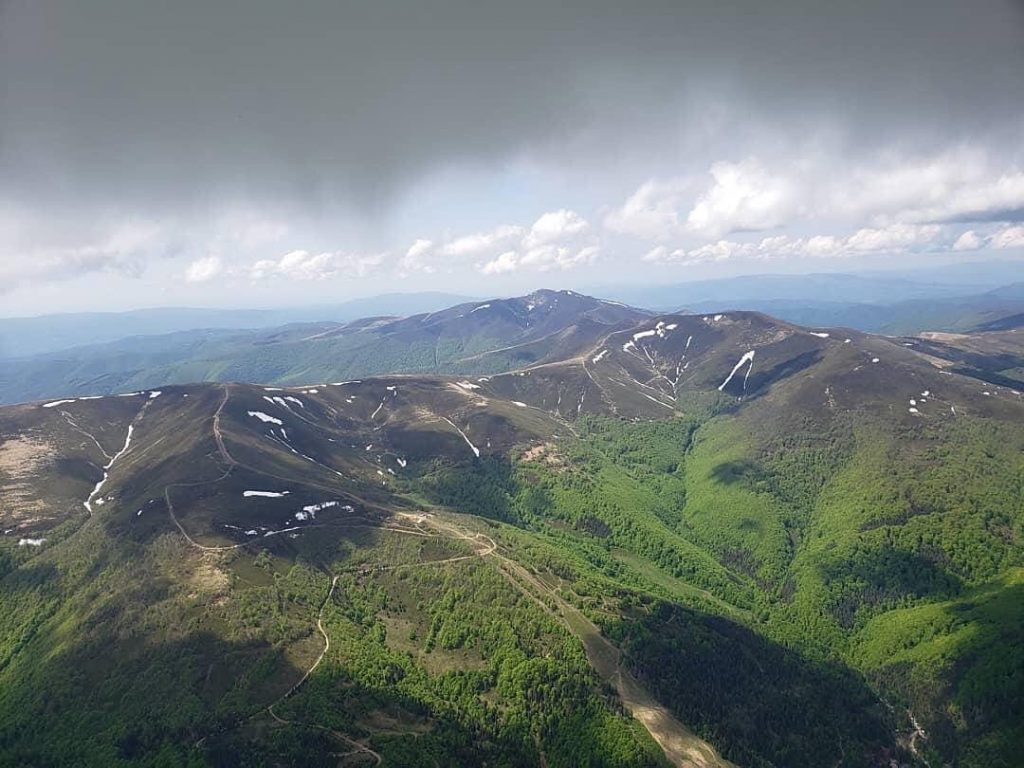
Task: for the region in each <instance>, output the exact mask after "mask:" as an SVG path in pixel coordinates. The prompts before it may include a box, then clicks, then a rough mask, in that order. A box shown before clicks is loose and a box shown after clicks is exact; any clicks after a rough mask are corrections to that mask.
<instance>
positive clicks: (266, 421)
mask: <svg viewBox="0 0 1024 768" xmlns="http://www.w3.org/2000/svg"><path fill="white" fill-rule="evenodd" d="M247 413H248V414H249V415H250V416H252V417H254V418H257V419H259V420H260V421H262V422H263V423H264V424H277V426H279V427H280V426H282V425H283V424H284V422H283V421H281V420H280V419H275V418H274V417H273V416H268V415H267V414H265V413H264V412H263V411H248V412H247Z"/></svg>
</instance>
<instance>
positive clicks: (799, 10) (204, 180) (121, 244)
mask: <svg viewBox="0 0 1024 768" xmlns="http://www.w3.org/2000/svg"><path fill="white" fill-rule="evenodd" d="M996 258H998V259H1011V260H1012V259H1018V260H1021V265H1022V279H1024V2H1022V0H959V1H956V2H954V1H953V0H901V2H898V3H893V2H891V0H858V2H827V3H823V2H820V0H778V1H777V2H771V3H766V2H763V0H690V1H687V0H665V1H664V2H662V1H660V0H657V1H656V0H636V1H634V2H630V3H622V2H615V3H612V2H603V1H602V0H590V1H589V2H579V1H578V0H568V1H565V0H563V1H561V2H559V3H557V4H555V3H550V2H536V0H517V2H514V3H510V2H500V3H499V2H489V1H487V0H475V1H473V2H468V1H466V2H463V1H462V0H458V1H454V0H453V1H451V2H436V1H434V0H431V1H429V2H427V1H425V2H418V3H410V2H408V1H407V0H402V1H401V2H392V0H373V2H344V1H337V0H332V1H328V0H322V1H317V0H296V1H294V2H289V3H281V2H276V1H275V2H268V1H266V0H244V1H243V0H237V1H236V0H175V1H174V2H163V1H161V0H153V1H152V2H144V3H140V2H138V1H137V0H91V1H90V2H88V3H83V2H80V0H69V1H67V2H60V1H57V0H0V315H19V314H39V313H45V312H58V311H78V310H103V309H109V310H119V309H128V308H138V307H146V306H169V305H173V306H184V305H190V306H231V307H240V306H286V305H296V304H303V303H322V302H329V301H341V300H344V299H348V298H352V297H356V296H364V295H372V294H375V293H381V292H392V291H402V292H405V291H421V290H444V291H452V292H460V293H466V294H471V295H478V296H479V295H508V294H513V293H517V292H521V291H527V290H531V289H534V288H537V287H542V286H543V287H553V288H579V287H581V286H589V285H602V284H603V285H609V284H624V283H644V282H646V283H652V284H665V283H670V282H683V281H688V280H694V279H704V278H710V277H720V276H728V275H737V274H761V273H767V272H841V271H852V270H862V269H871V270H878V269H894V268H901V267H912V268H916V269H919V270H920V272H921V274H922V275H927V269H928V267H929V265H932V264H940V263H941V264H948V263H951V262H955V261H958V260H961V261H978V260H983V259H996Z"/></svg>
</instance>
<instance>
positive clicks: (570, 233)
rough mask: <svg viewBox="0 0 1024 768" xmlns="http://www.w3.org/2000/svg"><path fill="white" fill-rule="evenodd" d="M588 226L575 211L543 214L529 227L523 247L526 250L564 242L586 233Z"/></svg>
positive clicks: (565, 210)
mask: <svg viewBox="0 0 1024 768" xmlns="http://www.w3.org/2000/svg"><path fill="white" fill-rule="evenodd" d="M589 229H590V224H589V223H588V222H587V220H586V219H584V218H583V217H582V216H580V215H579V214H578V213H576V212H575V211H570V210H567V209H565V208H563V209H561V210H558V211H551V212H550V213H545V214H544V215H543V216H541V217H540V218H539V219H537V221H535V222H534V223H533V226H532V227H530V231H529V233H528V234H527V235H526V237H525V238H523V245H524V246H525V247H526V248H536V247H537V246H542V245H547V244H549V243H558V242H564V241H565V240H571V239H574V238H577V237H579V236H580V235H582V234H584V233H586V232H587V231H588V230H589Z"/></svg>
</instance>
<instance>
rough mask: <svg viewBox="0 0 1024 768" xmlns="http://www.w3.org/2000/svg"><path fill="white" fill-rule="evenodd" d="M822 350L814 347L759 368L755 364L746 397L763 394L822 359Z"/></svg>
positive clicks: (748, 381)
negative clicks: (768, 366)
mask: <svg viewBox="0 0 1024 768" xmlns="http://www.w3.org/2000/svg"><path fill="white" fill-rule="evenodd" d="M822 357H823V355H822V352H821V350H818V349H812V350H809V351H807V352H804V353H803V354H800V355H796V356H794V357H791V358H789V359H788V360H783V361H782V362H780V363H778V364H776V365H773V366H771V367H770V368H759V367H758V366H757V365H755V366H754V368H753V370H752V371H751V372H750V377H749V378H748V379H747V387H746V392H745V394H746V397H747V398H750V397H754V396H756V395H760V394H763V393H764V392H765V391H766V390H767V389H768V388H769V387H771V386H772V385H773V384H775V383H776V382H778V381H781V380H782V379H786V378H789V377H790V376H793V375H794V374H797V373H800V371H803V370H806V369H807V368H810V367H811V366H813V365H815V364H816V363H818V362H819V361H820V360H821V359H822Z"/></svg>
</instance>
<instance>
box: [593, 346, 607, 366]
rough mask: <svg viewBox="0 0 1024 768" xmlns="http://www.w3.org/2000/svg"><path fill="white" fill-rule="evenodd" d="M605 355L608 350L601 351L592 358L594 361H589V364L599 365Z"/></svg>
mask: <svg viewBox="0 0 1024 768" xmlns="http://www.w3.org/2000/svg"><path fill="white" fill-rule="evenodd" d="M607 354H608V350H607V349H602V350H601V351H600V352H598V353H597V354H596V355H595V356H594V359H593V360H591V362H592V363H600V362H601V361H602V360H603V359H604V356H605V355H607Z"/></svg>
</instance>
